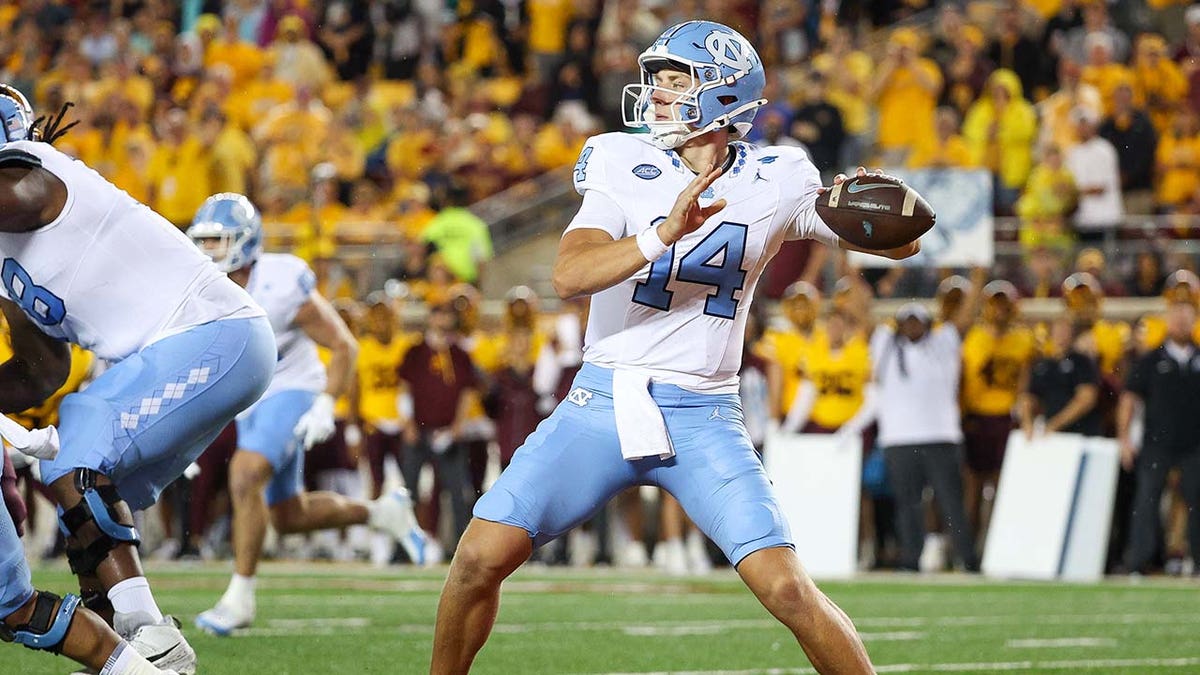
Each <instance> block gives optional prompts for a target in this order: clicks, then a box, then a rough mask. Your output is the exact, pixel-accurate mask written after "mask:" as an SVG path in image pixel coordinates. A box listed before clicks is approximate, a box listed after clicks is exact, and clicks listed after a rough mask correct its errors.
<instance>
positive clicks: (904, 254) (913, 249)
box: [874, 239, 921, 260]
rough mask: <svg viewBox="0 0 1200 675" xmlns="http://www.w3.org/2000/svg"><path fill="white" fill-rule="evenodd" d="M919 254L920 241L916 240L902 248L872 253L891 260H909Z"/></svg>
mask: <svg viewBox="0 0 1200 675" xmlns="http://www.w3.org/2000/svg"><path fill="white" fill-rule="evenodd" d="M920 252H921V240H920V239H918V240H916V241H911V242H909V243H907V244H905V245H904V246H897V247H896V248H889V249H888V250H886V251H874V253H875V254H876V255H881V256H883V257H885V258H891V259H892V260H904V259H905V258H911V257H913V256H914V255H916V254H918V253H920Z"/></svg>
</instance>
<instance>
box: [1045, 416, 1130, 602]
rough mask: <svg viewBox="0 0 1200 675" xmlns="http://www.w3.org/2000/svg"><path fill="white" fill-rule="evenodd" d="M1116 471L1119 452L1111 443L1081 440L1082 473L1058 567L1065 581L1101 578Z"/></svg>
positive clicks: (1115, 486)
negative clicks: (1060, 562)
mask: <svg viewBox="0 0 1200 675" xmlns="http://www.w3.org/2000/svg"><path fill="white" fill-rule="evenodd" d="M1120 470H1121V451H1120V448H1119V447H1118V445H1117V441H1116V440H1115V439H1112V438H1098V437H1087V438H1084V439H1083V471H1082V472H1081V475H1080V480H1079V487H1078V494H1077V496H1076V498H1075V508H1074V510H1073V511H1072V517H1071V528H1070V533H1069V534H1068V536H1067V545H1066V550H1065V551H1064V552H1063V560H1062V564H1061V565H1060V574H1059V576H1060V577H1061V578H1063V579H1066V580H1069V581H1099V580H1100V579H1101V578H1103V576H1104V561H1105V558H1107V557H1108V538H1109V535H1110V534H1111V533H1112V514H1113V501H1114V500H1115V499H1116V496H1117V474H1118V473H1119V472H1120Z"/></svg>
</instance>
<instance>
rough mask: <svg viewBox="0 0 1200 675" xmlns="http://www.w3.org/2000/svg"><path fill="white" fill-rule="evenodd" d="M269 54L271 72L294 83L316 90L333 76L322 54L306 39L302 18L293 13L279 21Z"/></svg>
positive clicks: (319, 49) (285, 80)
mask: <svg viewBox="0 0 1200 675" xmlns="http://www.w3.org/2000/svg"><path fill="white" fill-rule="evenodd" d="M271 57H272V60H273V61H274V63H275V76H276V77H278V78H279V79H281V80H283V81H284V82H287V83H288V84H291V85H292V86H294V87H309V88H310V89H317V90H319V89H320V88H321V87H323V86H325V85H326V84H328V83H329V82H330V81H331V80H332V79H333V71H332V69H331V68H330V67H329V63H328V62H327V61H326V60H325V54H323V53H322V52H321V48H320V47H318V46H317V45H316V44H315V43H314V42H313V41H312V40H310V39H308V36H307V31H306V27H305V25H304V20H303V19H301V18H300V17H298V16H296V15H294V14H293V15H289V16H285V17H283V19H281V20H280V21H279V28H278V35H277V36H276V38H275V42H274V43H272V45H271Z"/></svg>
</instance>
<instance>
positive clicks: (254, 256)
mask: <svg viewBox="0 0 1200 675" xmlns="http://www.w3.org/2000/svg"><path fill="white" fill-rule="evenodd" d="M187 236H188V237H189V238H191V240H192V241H194V242H196V244H197V245H199V246H200V247H201V248H202V249H203V250H204V251H205V252H206V253H208V254H209V255H210V256H211V257H212V259H213V262H215V263H216V264H217V267H219V268H221V271H222V272H233V271H236V270H240V269H242V268H243V267H245V266H247V265H250V264H253V263H254V262H255V261H257V260H258V258H259V256H260V255H262V250H263V229H262V216H261V215H259V213H258V209H256V208H255V207H254V204H252V203H250V200H249V199H247V198H246V197H245V195H240V194H237V193H234V192H222V193H220V194H215V195H213V196H211V197H209V198H208V199H206V200H204V203H203V204H201V205H200V209H199V210H198V211H196V216H195V217H194V218H192V224H191V226H189V227H188V229H187ZM213 239H216V240H218V245H217V246H209V247H206V246H205V245H204V244H205V242H206V241H208V240H213ZM222 244H223V245H222Z"/></svg>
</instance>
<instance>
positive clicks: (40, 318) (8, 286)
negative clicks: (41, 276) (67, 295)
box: [0, 258, 67, 328]
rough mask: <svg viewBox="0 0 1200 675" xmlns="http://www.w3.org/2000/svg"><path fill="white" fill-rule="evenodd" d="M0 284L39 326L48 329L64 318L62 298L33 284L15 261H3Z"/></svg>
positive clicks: (6, 259)
mask: <svg viewBox="0 0 1200 675" xmlns="http://www.w3.org/2000/svg"><path fill="white" fill-rule="evenodd" d="M0 283H3V284H4V290H5V291H6V292H7V293H8V297H10V298H12V300H13V302H15V303H17V304H18V305H20V306H21V309H23V310H25V313H26V314H28V315H29V317H30V318H32V319H33V320H34V321H37V322H38V323H40V324H41V325H43V326H45V327H47V328H50V327H53V326H57V325H58V324H60V323H62V321H63V319H64V318H66V316H67V308H66V306H65V305H63V301H62V298H59V297H58V296H57V295H55V294H53V293H51V292H50V291H48V290H46V289H45V288H42V287H41V286H38V285H37V284H35V283H33V279H30V278H29V273H28V272H26V271H25V268H24V267H21V263H19V262H17V261H16V260H15V259H13V258H5V259H4V264H3V266H0Z"/></svg>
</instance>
